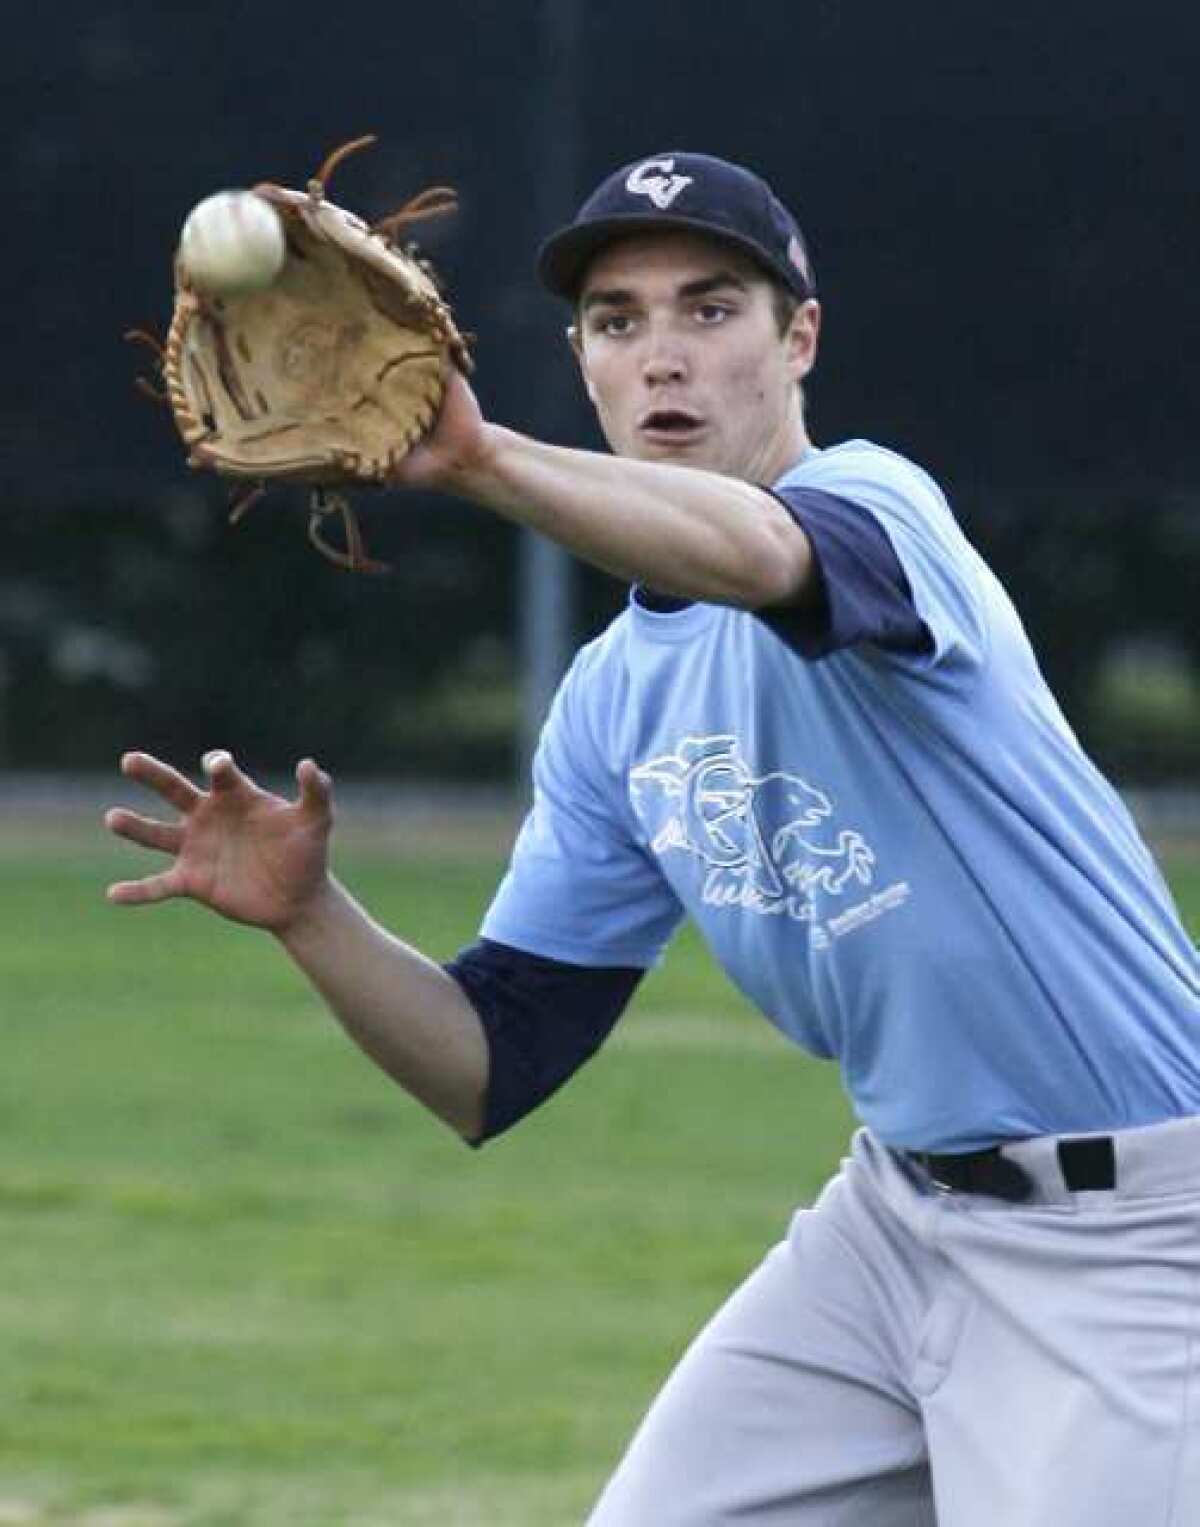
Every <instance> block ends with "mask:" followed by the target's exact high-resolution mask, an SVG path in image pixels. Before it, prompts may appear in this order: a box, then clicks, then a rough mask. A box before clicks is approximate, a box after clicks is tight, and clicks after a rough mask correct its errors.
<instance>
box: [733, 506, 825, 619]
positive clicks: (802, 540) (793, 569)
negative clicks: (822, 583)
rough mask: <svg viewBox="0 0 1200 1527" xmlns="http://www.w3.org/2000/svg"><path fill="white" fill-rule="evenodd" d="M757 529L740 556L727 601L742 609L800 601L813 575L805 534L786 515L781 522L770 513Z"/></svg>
mask: <svg viewBox="0 0 1200 1527" xmlns="http://www.w3.org/2000/svg"><path fill="white" fill-rule="evenodd" d="M758 529H759V532H760V533H759V534H758V535H756V536H755V538H754V541H753V544H752V545H750V546H749V547H747V548H746V552H745V555H744V557H743V558H742V559H741V565H740V568H739V578H738V582H737V586H736V588H735V589H734V590H732V591H731V597H730V598H729V600H728V603H729V604H732V605H735V606H737V607H738V608H740V609H744V610H762V609H768V608H769V607H771V606H772V605H787V604H799V603H801V602H802V601H803V600H804V599H805V598H806V597H807V595H808V593H809V591H810V589H811V588H812V585H813V581H814V578H815V571H814V568H815V562H814V558H813V554H812V546H811V543H810V542H809V539H808V537H807V536H806V535H805V534H804V532H803V530H801V529H800V527H799V525H797V524H796V523H795V521H794V520H792V519H791V518H790V517H785V522H784V523H782V524H780V523H779V522H778V521H776V520H775V519H774V518H773V517H772V519H771V520H769V521H767V522H766V523H764V524H763V525H761V526H760V527H758Z"/></svg>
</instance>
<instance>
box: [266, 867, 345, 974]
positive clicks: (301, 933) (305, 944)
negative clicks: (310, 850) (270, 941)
mask: <svg viewBox="0 0 1200 1527" xmlns="http://www.w3.org/2000/svg"><path fill="white" fill-rule="evenodd" d="M347 902H348V897H347V894H346V892H345V891H344V890H343V888H342V887H341V886H340V885H339V884H338V882H337V881H336V880H335V879H334V878H333V876H332V875H330V874H329V873H328V872H326V874H325V875H324V876H323V877H322V878H321V880H320V881H319V882H318V883H317V885H316V886H315V887H314V888H313V890H312V892H311V893H310V894H309V895H308V896H306V897H305V898H304V899H303V900H302V901H300V902H298V903H297V904H296V906H295V907H294V908H293V909H292V911H291V912H290V913H289V914H288V916H287V918H286V919H285V920H284V921H282V922H280V923H277V924H276V925H275V926H274V927H273V928H272V929H271V932H272V934H274V936H275V938H276V939H278V941H279V942H280V943H281V944H282V945H283V947H284V948H285V949H286V950H287V952H288V953H289V954H290V955H292V956H293V957H298V956H300V955H301V954H302V953H303V951H304V950H305V949H309V948H312V947H314V946H315V945H317V944H319V943H321V942H322V941H324V940H325V939H327V938H328V937H329V935H330V933H331V932H332V931H333V929H334V928H335V926H336V925H337V923H338V921H339V920H340V918H341V917H342V916H343V915H344V913H345V910H346V904H347Z"/></svg>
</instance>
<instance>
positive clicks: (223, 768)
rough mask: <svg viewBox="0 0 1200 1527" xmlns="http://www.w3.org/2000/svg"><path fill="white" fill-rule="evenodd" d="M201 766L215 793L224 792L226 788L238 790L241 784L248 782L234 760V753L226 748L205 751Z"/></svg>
mask: <svg viewBox="0 0 1200 1527" xmlns="http://www.w3.org/2000/svg"><path fill="white" fill-rule="evenodd" d="M200 767H201V768H202V769H203V770H204V773H205V777H206V778H207V780H208V784H209V788H210V789H211V790H212V792H213V794H214V795H220V794H223V793H224V792H225V791H226V790H236V789H237V787H238V786H239V785H244V784H247V783H248V781H247V779H246V776H245V775H244V774H243V773H242V771H241V770H240V769H239V768H238V766H237V764H235V763H234V761H233V754H232V753H230V752H229V751H228V750H227V749H225V748H213V749H212V750H211V751H210V752H208V753H205V755H204V757H203V758H202V759H201V760H200Z"/></svg>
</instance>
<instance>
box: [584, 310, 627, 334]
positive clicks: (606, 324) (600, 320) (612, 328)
mask: <svg viewBox="0 0 1200 1527" xmlns="http://www.w3.org/2000/svg"><path fill="white" fill-rule="evenodd" d="M632 332H633V315H632V314H631V313H597V314H596V316H595V318H593V320H592V333H593V334H604V335H606V336H607V337H608V338H609V339H621V338H623V337H624V336H625V335H626V334H631V333H632Z"/></svg>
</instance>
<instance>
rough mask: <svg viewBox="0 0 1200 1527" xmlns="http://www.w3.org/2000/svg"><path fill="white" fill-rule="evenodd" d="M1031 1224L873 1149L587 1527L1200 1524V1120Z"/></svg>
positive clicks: (684, 1389)
mask: <svg viewBox="0 0 1200 1527" xmlns="http://www.w3.org/2000/svg"><path fill="white" fill-rule="evenodd" d="M1112 1138H1113V1142H1114V1148H1115V1163H1116V1173H1115V1175H1116V1186H1115V1188H1113V1189H1112V1190H1111V1191H1087V1192H1076V1193H1072V1192H1071V1191H1069V1190H1068V1188H1067V1187H1066V1185H1065V1183H1064V1181H1063V1178H1062V1175H1061V1171H1060V1169H1059V1166H1058V1159H1057V1155H1056V1145H1057V1142H1056V1141H1055V1140H1054V1139H1034V1140H1026V1141H1021V1142H1019V1143H1017V1144H1015V1145H1013V1146H1010V1147H1006V1151H1005V1154H1006V1155H1009V1156H1011V1157H1012V1158H1013V1159H1014V1160H1017V1161H1018V1162H1019V1163H1020V1164H1021V1165H1022V1166H1023V1167H1024V1168H1025V1169H1026V1171H1027V1172H1028V1173H1029V1174H1030V1175H1031V1176H1032V1178H1033V1180H1034V1184H1035V1191H1034V1196H1033V1197H1032V1198H1031V1199H1030V1200H1029V1201H1027V1202H1025V1203H1019V1204H1014V1203H1010V1202H1006V1201H1004V1200H1001V1199H996V1198H989V1197H985V1196H983V1195H979V1194H974V1193H946V1192H944V1191H941V1190H939V1189H937V1188H935V1187H934V1186H932V1185H931V1184H930V1182H929V1179H928V1178H927V1177H926V1176H925V1174H924V1173H923V1172H922V1171H921V1170H920V1169H919V1168H917V1167H915V1166H913V1165H911V1164H910V1163H908V1162H907V1161H905V1160H903V1159H902V1158H899V1157H897V1156H896V1155H895V1154H894V1153H892V1152H890V1151H889V1150H887V1149H886V1148H885V1147H883V1146H882V1145H881V1144H880V1143H879V1142H878V1141H877V1140H876V1139H874V1137H873V1136H872V1135H871V1134H870V1133H869V1132H867V1131H865V1130H863V1131H860V1132H859V1133H858V1134H857V1135H856V1137H855V1140H854V1143H853V1147H852V1154H851V1156H850V1158H849V1159H848V1160H847V1161H845V1162H844V1163H843V1165H842V1170H841V1171H840V1173H839V1174H838V1176H837V1177H836V1178H835V1179H834V1180H833V1181H832V1182H831V1183H830V1184H829V1186H828V1187H827V1188H826V1190H825V1191H824V1193H823V1194H822V1195H821V1198H820V1199H819V1200H818V1202H817V1203H816V1205H815V1206H814V1207H813V1208H812V1209H808V1210H801V1211H800V1212H799V1213H798V1214H797V1215H796V1217H795V1219H794V1220H793V1222H792V1226H791V1229H790V1232H789V1234H788V1237H787V1239H786V1240H785V1241H784V1242H783V1243H782V1244H780V1245H779V1246H777V1247H775V1249H774V1250H773V1251H772V1252H771V1253H770V1254H769V1255H768V1256H767V1258H766V1260H765V1261H764V1262H763V1263H762V1265H761V1266H760V1267H759V1268H758V1270H757V1271H756V1272H755V1273H753V1275H752V1276H751V1277H750V1278H749V1280H748V1281H747V1282H746V1283H745V1284H743V1285H742V1287H741V1288H740V1289H738V1290H737V1292H735V1293H734V1295H733V1296H732V1298H730V1300H729V1301H728V1302H727V1303H726V1304H725V1306H724V1307H723V1308H722V1309H721V1310H720V1311H719V1312H718V1313H717V1314H716V1316H715V1317H714V1318H713V1320H712V1321H711V1322H710V1323H709V1325H708V1326H707V1327H706V1328H705V1329H704V1330H703V1331H702V1332H701V1334H700V1335H699V1337H697V1339H696V1341H695V1342H694V1343H693V1345H692V1347H691V1348H690V1350H689V1351H688V1352H687V1354H686V1355H685V1356H684V1358H683V1360H682V1361H681V1363H680V1364H679V1366H678V1368H677V1369H676V1371H675V1372H674V1374H673V1375H672V1376H671V1378H670V1379H669V1381H668V1382H667V1384H666V1387H665V1388H664V1389H663V1391H662V1393H661V1394H660V1396H659V1397H658V1399H657V1400H656V1402H655V1403H654V1405H653V1406H652V1408H651V1410H650V1412H649V1414H648V1415H647V1417H646V1419H645V1421H644V1422H643V1424H642V1426H641V1428H640V1429H639V1431H638V1433H637V1435H636V1436H635V1437H634V1439H633V1442H632V1443H631V1445H630V1448H629V1451H628V1453H627V1454H626V1456H625V1458H624V1460H623V1461H622V1463H621V1464H620V1466H619V1468H618V1469H617V1472H616V1474H615V1475H614V1476H613V1478H612V1480H611V1481H610V1482H609V1485H608V1487H607V1489H606V1490H605V1492H604V1494H603V1496H602V1497H601V1499H600V1501H599V1503H598V1505H597V1506H596V1509H595V1511H594V1513H593V1515H592V1516H591V1518H590V1522H589V1527H725V1524H729V1527H817V1524H820V1527H931V1524H935V1523H936V1524H938V1527H1200V1119H1181V1120H1174V1121H1171V1122H1168V1123H1165V1124H1159V1125H1153V1126H1150V1127H1148V1128H1141V1129H1133V1130H1126V1131H1122V1132H1120V1133H1118V1134H1116V1135H1114V1136H1113V1137H1112Z"/></svg>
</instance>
